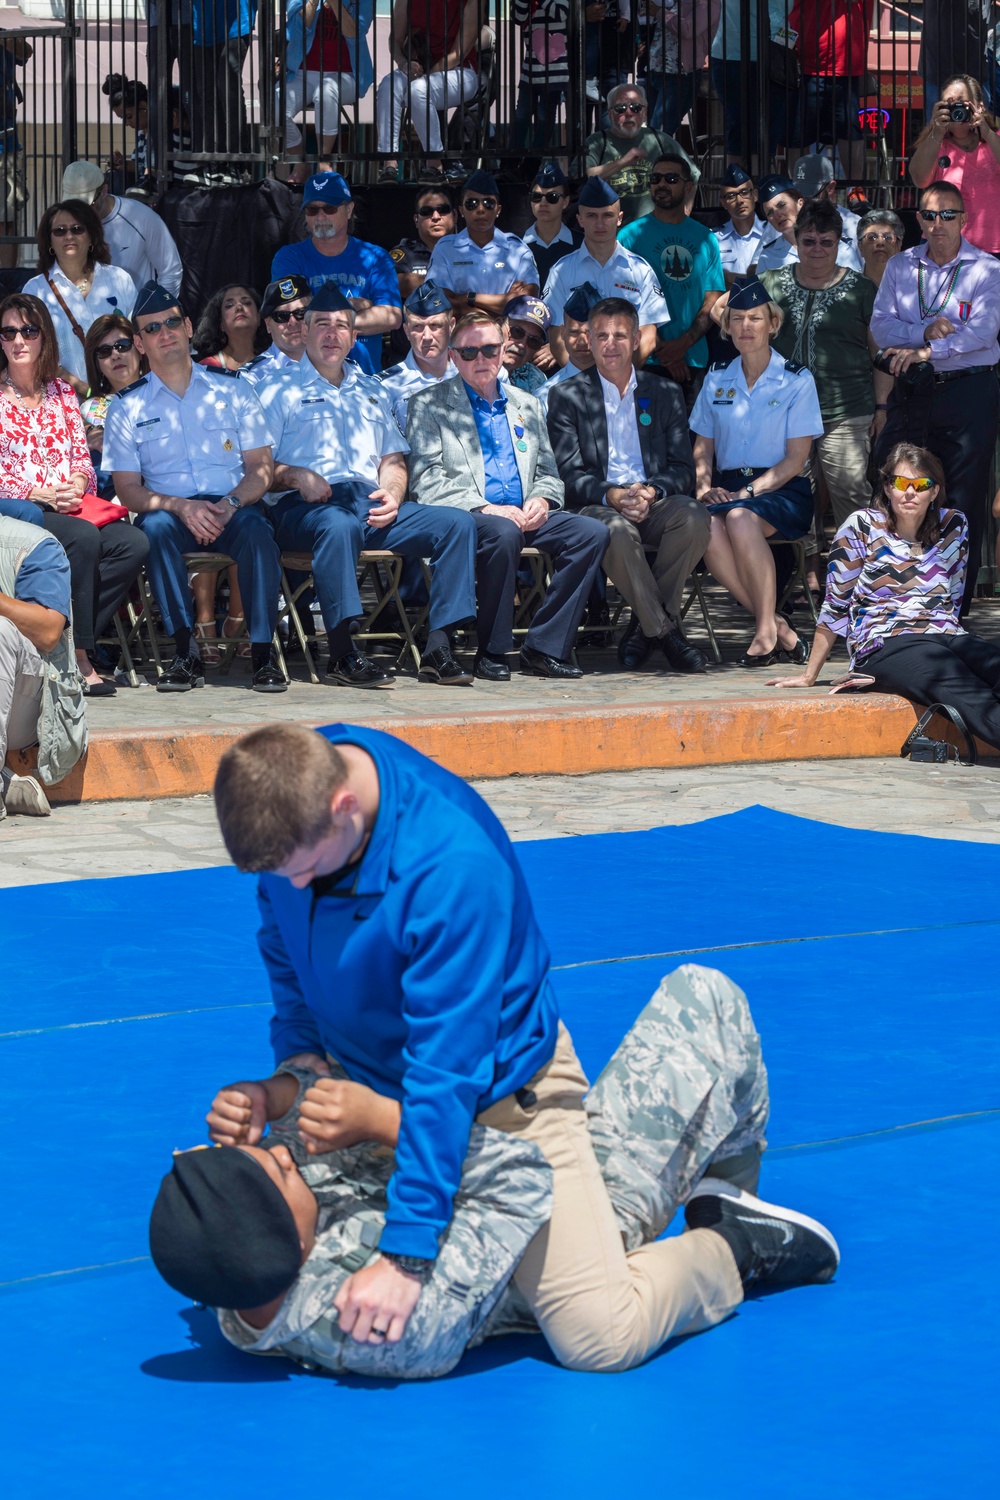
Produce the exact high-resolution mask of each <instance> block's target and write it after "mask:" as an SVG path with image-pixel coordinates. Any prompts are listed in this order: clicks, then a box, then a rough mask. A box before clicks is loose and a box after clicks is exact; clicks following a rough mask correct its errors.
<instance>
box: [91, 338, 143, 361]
mask: <svg viewBox="0 0 1000 1500" xmlns="http://www.w3.org/2000/svg"><path fill="white" fill-rule="evenodd" d="M134 348H135V345H134V344H133V342H132V340H131V339H115V341H114V343H113V344H98V346H97V348H96V349H95V350H94V358H95V359H110V358H111V356H112V354H127V353H128V351H129V350H130V349H134Z"/></svg>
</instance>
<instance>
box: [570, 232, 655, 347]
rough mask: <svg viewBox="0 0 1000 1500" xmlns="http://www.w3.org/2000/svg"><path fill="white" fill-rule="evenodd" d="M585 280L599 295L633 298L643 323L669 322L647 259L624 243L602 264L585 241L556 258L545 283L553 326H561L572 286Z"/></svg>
mask: <svg viewBox="0 0 1000 1500" xmlns="http://www.w3.org/2000/svg"><path fill="white" fill-rule="evenodd" d="M585 281H589V282H591V284H592V285H593V286H595V287H596V288H597V290H598V291H599V292H600V294H601V296H602V297H624V298H625V301H626V302H633V303H634V304H635V306H636V307H637V308H638V311H639V322H640V324H642V325H645V324H647V323H655V324H656V326H657V328H661V327H662V326H663V324H664V323H669V322H670V309H669V308H668V307H667V304H666V301H665V299H664V296H663V293H662V292H661V291H660V283H659V281H658V280H657V279H656V272H655V271H654V270H653V268H652V266H651V265H650V264H649V262H648V261H645V260H643V258H642V256H641V255H635V254H633V252H632V251H631V250H626V249H625V247H624V246H623V245H617V246H616V248H615V250H614V252H613V253H612V255H611V256H610V257H609V259H608V260H607V262H606V263H605V264H604V265H603V266H602V265H601V264H600V262H599V261H596V260H595V259H594V257H593V256H592V255H591V253H590V251H589V250H588V249H587V247H586V245H581V246H580V248H579V250H574V251H573V253H572V255H564V256H563V258H562V260H557V261H556V263H555V265H554V266H553V267H552V270H551V271H550V272H549V279H548V281H547V282H546V283H545V290H544V292H543V293H542V299H543V301H544V303H545V306H546V307H547V308H548V310H549V312H550V313H551V314H552V322H553V325H554V326H555V327H556V328H559V327H561V326H562V323H563V304H564V303H565V301H566V298H567V297H568V296H569V294H570V292H571V291H572V290H573V288H574V287H578V286H582V285H583V283H584V282H585Z"/></svg>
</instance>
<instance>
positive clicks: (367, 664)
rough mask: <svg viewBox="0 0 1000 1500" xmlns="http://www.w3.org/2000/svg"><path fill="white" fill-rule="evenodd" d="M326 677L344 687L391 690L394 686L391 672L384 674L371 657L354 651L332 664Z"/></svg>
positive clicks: (327, 670)
mask: <svg viewBox="0 0 1000 1500" xmlns="http://www.w3.org/2000/svg"><path fill="white" fill-rule="evenodd" d="M326 675H327V677H328V679H329V680H330V681H331V682H338V683H341V684H342V685H343V686H344V687H356V688H391V687H392V684H393V676H392V673H391V672H383V670H382V668H381V667H377V666H376V665H375V663H374V662H373V661H372V659H371V657H369V656H363V655H362V653H361V652H360V651H353V650H352V651H348V652H347V654H346V655H345V656H342V657H341V658H340V660H339V661H332V662H330V664H329V666H328V667H327V669H326Z"/></svg>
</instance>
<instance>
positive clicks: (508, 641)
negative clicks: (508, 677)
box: [473, 510, 611, 661]
mask: <svg viewBox="0 0 1000 1500" xmlns="http://www.w3.org/2000/svg"><path fill="white" fill-rule="evenodd" d="M473 520H474V521H475V523H476V602H477V615H476V634H477V636H478V638H479V649H480V651H488V652H489V653H490V654H491V655H493V656H503V655H505V654H506V652H508V651H510V650H512V649H513V645H514V637H513V634H512V631H513V625H514V592H515V589H516V587H517V569H518V564H519V562H520V558H521V548H522V547H538V548H540V549H541V551H543V552H547V553H548V554H549V556H550V557H551V558H552V565H553V567H552V580H551V582H550V583H549V587H548V589H547V590H546V594H545V598H544V599H543V600H542V603H541V604H540V605H539V607H538V609H537V610H536V611H535V616H534V619H533V620H532V622H531V629H530V630H529V631H528V634H527V636H526V637H525V645H527V646H531V647H533V648H534V650H535V651H544V653H545V655H546V656H555V657H558V658H559V660H560V661H566V660H568V658H569V656H570V653H571V652H572V650H573V647H574V645H575V644H576V631H577V627H578V625H579V624H580V621H581V620H582V619H583V612H584V610H585V609H586V607H587V600H588V598H589V597H590V591H591V589H592V588H593V586H594V580H595V579H596V577H597V575H598V573H599V572H600V567H601V558H602V557H603V556H604V554H605V552H607V550H608V545H609V543H610V541H611V533H610V532H609V531H608V528H607V527H606V526H605V525H604V523H603V522H602V521H593V520H591V518H590V517H589V516H577V515H570V514H569V513H568V512H566V511H564V510H556V511H551V512H550V513H549V516H548V518H547V519H546V520H545V521H544V522H543V523H542V525H541V526H539V528H538V530H537V531H528V532H524V531H522V530H521V528H520V527H519V526H515V525H514V523H513V522H512V521H505V520H504V519H503V517H502V516H484V515H482V514H480V513H479V512H478V511H477V512H476V513H474V515H473Z"/></svg>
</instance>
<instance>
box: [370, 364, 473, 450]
mask: <svg viewBox="0 0 1000 1500" xmlns="http://www.w3.org/2000/svg"><path fill="white" fill-rule="evenodd" d="M457 374H458V371H457V370H456V369H455V364H454V361H453V360H451V359H449V361H448V367H447V369H446V370H445V372H444V374H443V375H428V374H427V373H426V371H424V370H421V368H420V366H419V365H418V364H417V362H416V360H415V359H414V357H413V350H412V349H411V350H410V352H409V354H408V355H407V356H406V358H405V359H404V360H403V361H402V362H401V363H400V364H398V365H391V366H390V368H389V369H388V370H383V371H382V374H381V375H379V376H378V377H377V378H378V380H379V381H380V383H381V385H382V387H383V389H384V390H385V392H386V394H387V395H388V397H389V400H390V402H391V403H392V411H393V416H394V417H395V418H396V421H397V422H398V424H399V430H400V432H405V431H406V413H407V409H408V407H409V404H410V397H411V396H415V395H416V394H417V392H418V391H424V390H426V389H427V387H428V386H429V385H440V383H441V381H442V380H453V379H454V378H455V376H456V375H457Z"/></svg>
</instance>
